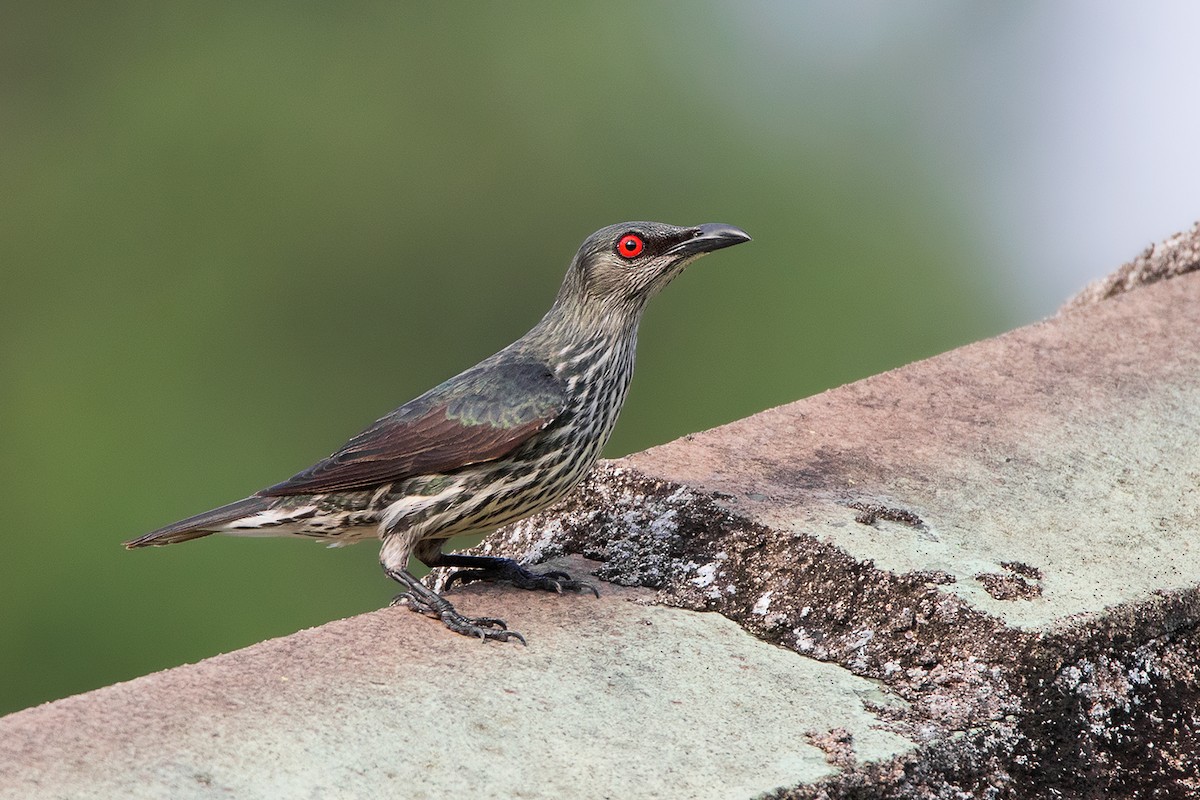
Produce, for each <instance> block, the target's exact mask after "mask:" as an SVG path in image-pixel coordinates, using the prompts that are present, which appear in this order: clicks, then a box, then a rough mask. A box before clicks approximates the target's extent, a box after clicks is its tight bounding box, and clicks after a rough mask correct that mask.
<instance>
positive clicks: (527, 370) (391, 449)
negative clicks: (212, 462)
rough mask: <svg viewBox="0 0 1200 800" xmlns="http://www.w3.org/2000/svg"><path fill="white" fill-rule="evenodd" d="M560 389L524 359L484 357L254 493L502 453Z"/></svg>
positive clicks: (373, 478)
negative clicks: (337, 447) (314, 461)
mask: <svg viewBox="0 0 1200 800" xmlns="http://www.w3.org/2000/svg"><path fill="white" fill-rule="evenodd" d="M565 405H566V390H565V388H564V387H563V385H562V383H561V382H560V381H559V380H558V379H557V378H556V377H555V376H554V373H553V372H551V371H550V369H549V368H548V367H547V366H546V365H544V364H540V363H536V362H529V361H494V360H492V359H489V360H488V361H485V362H483V363H482V364H479V365H478V366H476V367H472V368H471V369H469V370H467V371H466V372H464V373H462V374H461V375H459V376H457V377H455V378H451V379H450V380H448V381H446V382H445V383H443V384H441V385H440V386H436V387H434V388H433V389H431V390H429V391H428V392H426V393H425V394H423V395H421V396H420V397H418V398H416V399H415V400H412V401H410V402H408V403H406V404H405V405H403V406H401V407H400V408H398V409H396V410H395V411H393V412H392V413H390V414H388V415H387V416H386V417H384V418H382V419H380V420H379V421H377V422H376V423H375V424H374V425H372V426H371V427H369V428H367V429H366V430H365V431H363V432H362V433H360V434H358V435H357V436H355V437H354V438H353V439H351V440H350V441H349V442H347V443H346V444H345V445H344V446H343V447H342V448H341V449H340V450H338V451H337V452H336V453H334V454H333V455H331V456H330V457H329V458H327V459H325V460H324V461H321V462H320V463H318V464H314V465H313V466H311V467H309V468H308V469H306V470H304V471H303V472H300V473H298V474H296V475H293V476H292V477H291V478H289V479H287V480H286V481H284V482H283V483H277V484H275V485H274V486H271V487H268V488H266V489H263V490H262V491H261V492H259V493H258V494H259V496H264V497H277V496H281V495H290V494H317V493H320V492H330V491H341V490H353V489H366V488H370V487H372V486H378V485H380V484H384V483H391V482H393V481H399V480H404V479H405V478H410V477H412V476H414V475H423V474H429V473H437V472H449V471H450V470H455V469H458V468H460V467H465V466H467V465H469V464H479V463H481V462H484V461H493V460H495V459H498V458H501V457H503V456H505V455H507V454H509V453H511V452H512V451H514V450H516V449H517V448H518V447H520V446H521V445H522V444H523V443H524V442H525V441H526V440H528V439H529V437H531V436H533V435H534V434H535V433H537V432H538V431H540V430H542V429H543V428H545V427H546V426H547V425H549V424H550V423H551V422H553V421H554V420H555V419H556V418H557V417H558V416H559V414H561V413H562V411H563V409H564V407H565Z"/></svg>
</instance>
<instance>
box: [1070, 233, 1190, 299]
mask: <svg viewBox="0 0 1200 800" xmlns="http://www.w3.org/2000/svg"><path fill="white" fill-rule="evenodd" d="M1196 270H1200V222H1197V223H1196V224H1195V225H1193V226H1192V229H1191V230H1189V231H1184V232H1183V233H1177V234H1175V235H1174V236H1172V237H1171V238H1170V239H1167V240H1166V241H1165V242H1162V243H1160V244H1152V245H1150V246H1149V247H1147V248H1146V249H1145V250H1143V251H1142V252H1141V254H1139V255H1138V257H1137V258H1135V259H1134V260H1133V261H1129V262H1127V263H1125V264H1122V265H1121V266H1120V267H1118V268H1117V269H1116V270H1114V271H1113V273H1112V274H1111V275H1107V276H1105V277H1104V278H1101V279H1100V280H1098V281H1096V282H1095V283H1092V284H1089V285H1088V286H1086V287H1085V288H1084V289H1083V291H1082V292H1080V293H1079V294H1077V295H1075V296H1074V297H1072V298H1071V299H1070V300H1069V301H1068V302H1067V303H1066V304H1065V305H1064V306H1063V308H1062V310H1063V311H1068V310H1070V309H1073V308H1079V307H1080V306H1086V305H1090V304H1091V303H1097V302H1099V301H1101V300H1107V299H1108V298H1110V297H1116V296H1117V295H1119V294H1124V293H1125V292H1128V291H1130V290H1132V289H1136V288H1138V287H1139V286H1145V285H1147V284H1150V283H1155V282H1157V281H1162V280H1167V279H1168V278H1175V277H1178V276H1180V275H1184V274H1186V273H1188V272H1194V271H1196Z"/></svg>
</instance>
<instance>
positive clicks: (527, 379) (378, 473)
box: [125, 222, 750, 643]
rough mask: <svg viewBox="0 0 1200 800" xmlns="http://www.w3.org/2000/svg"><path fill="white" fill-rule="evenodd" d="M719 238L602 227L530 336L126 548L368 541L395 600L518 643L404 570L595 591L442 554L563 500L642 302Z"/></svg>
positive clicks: (703, 229) (630, 344) (589, 448)
mask: <svg viewBox="0 0 1200 800" xmlns="http://www.w3.org/2000/svg"><path fill="white" fill-rule="evenodd" d="M749 240H750V237H749V236H747V235H746V233H745V232H744V231H742V230H740V229H738V228H734V227H731V226H729V225H720V224H708V225H698V226H696V227H693V228H679V227H676V226H674V225H665V224H663V223H660V222H626V223H623V224H620V225H610V226H609V227H607V228H602V229H601V230H599V231H597V232H596V233H594V234H592V235H591V236H589V237H588V238H587V239H586V240H585V241H584V243H583V245H582V246H581V247H580V248H579V252H578V253H576V255H575V258H574V260H573V261H572V262H571V266H570V268H569V269H568V270H567V277H566V279H565V280H564V281H563V284H562V288H561V289H559V291H558V296H557V297H556V298H555V300H554V305H553V306H551V308H550V311H549V312H548V313H547V314H546V316H545V317H543V318H542V320H541V322H539V323H538V324H537V325H535V326H534V327H533V329H532V330H531V331H529V333H527V334H525V335H524V336H522V337H521V338H520V339H518V340H517V341H515V342H513V343H512V344H511V345H509V346H508V347H506V348H504V349H503V350H501V351H500V352H498V353H496V354H495V355H493V356H491V357H490V358H487V359H484V360H483V361H481V362H480V363H479V364H476V365H475V366H474V367H471V368H470V369H468V370H467V371H465V372H463V373H461V374H459V375H456V376H455V377H453V378H451V379H450V380H448V381H446V382H445V383H442V384H441V385H439V386H435V387H434V388H433V389H430V390H429V391H428V392H426V393H425V394H423V395H421V396H420V397H418V398H416V399H415V400H412V401H410V402H408V403H405V404H404V405H402V406H400V408H398V409H396V410H395V411H393V412H392V413H390V414H388V415H387V416H385V417H383V418H382V419H380V420H378V421H376V422H375V423H374V424H373V425H371V426H370V427H369V428H367V429H366V430H364V431H363V432H362V433H360V434H358V435H357V436H355V437H354V438H353V439H351V440H350V441H349V442H347V443H346V444H345V445H344V446H343V447H342V448H341V449H340V450H338V451H337V452H336V453H334V454H333V455H331V456H329V458H326V459H325V460H324V461H321V462H319V463H317V464H315V465H313V466H312V467H309V468H308V469H306V470H304V471H303V472H301V473H299V474H297V475H295V476H293V477H291V478H289V479H288V480H286V481H284V482H283V483H277V484H275V485H274V486H271V487H269V488H266V489H263V490H262V491H260V492H258V493H257V494H254V495H252V496H251V497H248V498H246V499H245V500H239V501H237V502H236V503H230V504H229V505H226V506H222V507H221V508H217V509H214V510H212V511H208V512H205V513H203V514H198V515H196V516H194V517H189V518H188V519H185V520H182V521H180V522H176V523H175V524H173V525H168V526H167V527H165V528H160V529H159V530H156V531H154V532H152V533H147V534H146V535H145V536H142V537H140V538H137V539H134V540H133V541H130V542H127V543H126V545H125V546H126V547H129V548H134V547H146V546H149V545H164V544H174V543H175V542H184V541H187V540H189V539H197V538H200V537H201V536H207V535H209V534H211V533H227V534H233V535H247V536H263V535H280V536H305V537H310V538H314V539H321V540H325V541H328V542H330V543H336V544H343V543H349V542H355V541H361V540H363V539H373V538H376V537H379V538H380V539H382V540H383V547H382V550H381V553H380V562H381V563H382V564H383V569H384V571H385V572H386V573H387V574H388V576H389V577H391V578H392V579H393V580H395V581H397V582H399V583H400V584H402V585H403V586H404V587H405V589H406V590H407V591H406V593H405V594H403V595H401V596H400V597H399V598H397V599H398V600H403V601H404V602H406V603H407V604H408V605H409V607H410V608H412V609H413V610H415V611H419V612H421V613H424V614H428V615H430V616H434V617H437V618H439V619H441V620H442V622H443V623H445V625H446V627H448V628H449V629H450V630H452V631H455V632H457V633H462V634H466V635H469V636H478V637H481V638H483V639H500V640H503V641H507V640H509V639H517V640H519V641H521V642H522V643H523V642H524V641H525V640H524V638H523V637H522V636H521V635H520V634H519V633H517V632H515V631H510V630H508V628H507V626H506V625H505V623H504V622H503V620H499V619H493V618H490V617H466V616H463V615H462V614H459V613H458V612H457V611H455V610H454V607H453V606H452V605H451V604H450V602H449V601H448V600H446V598H444V597H442V596H441V595H440V594H438V593H436V592H434V591H433V590H432V589H430V588H428V587H427V586H425V585H424V584H423V583H421V582H420V581H419V580H417V578H415V577H414V576H413V575H412V574H411V573H410V572H409V571H408V559H409V556H410V555H415V556H416V557H417V558H418V559H419V560H420V561H421V562H423V563H424V564H426V565H428V566H430V567H439V566H450V567H461V568H464V571H462V572H459V573H456V574H455V575H452V576H451V577H450V579H449V580H448V582H447V585H448V584H449V583H450V582H453V581H454V580H455V579H460V580H502V581H511V582H512V583H514V584H515V585H517V586H519V587H521V588H525V589H547V590H551V591H562V590H564V589H568V590H573V591H580V590H589V591H593V592H595V589H594V588H593V587H591V586H590V585H588V584H586V583H582V582H580V581H575V580H572V579H571V578H570V576H568V575H566V574H565V573H561V572H550V573H544V574H536V573H533V572H530V571H529V570H527V569H526V568H524V567H522V566H521V565H519V564H517V563H516V562H515V561H512V560H511V559H506V558H492V557H486V556H468V555H456V554H446V553H443V552H442V547H443V546H444V545H445V543H446V540H448V539H449V538H450V537H452V536H460V535H464V534H482V533H487V532H489V531H491V530H493V529H495V528H497V527H499V526H501V525H504V524H506V523H509V522H513V521H515V520H518V519H521V518H522V517H525V516H528V515H529V514H532V513H534V512H536V511H540V510H542V509H544V508H546V507H547V506H549V505H551V504H552V503H554V502H556V501H557V500H560V499H561V498H562V497H563V496H564V495H566V494H567V493H568V492H570V491H571V490H572V489H573V488H574V487H575V486H576V485H577V484H578V483H579V482H580V480H582V478H583V476H584V475H585V474H586V473H587V472H588V470H589V469H590V468H591V467H592V465H593V464H594V463H595V462H596V459H597V458H598V457H599V456H600V451H601V450H602V449H603V448H604V445H605V443H606V442H608V438H609V434H611V433H612V429H613V425H614V423H615V422H616V421H617V414H618V412H619V411H620V410H621V405H622V404H623V403H624V401H625V393H626V391H627V390H628V388H629V381H630V378H632V377H633V360H634V348H635V345H636V344H637V329H638V323H639V322H640V321H641V319H642V312H643V311H644V310H645V308H646V302H647V301H648V300H649V299H650V298H651V297H653V296H654V295H655V294H657V293H658V292H659V291H661V290H662V289H663V287H665V286H666V285H667V284H668V283H670V282H671V280H672V279H674V278H675V277H676V276H677V275H679V274H680V273H681V272H683V270H684V268H685V267H686V266H687V265H688V264H689V263H690V262H692V261H694V260H695V259H696V258H698V257H699V256H702V255H704V254H705V253H709V252H712V251H713V250H719V249H721V248H723V247H729V246H731V245H735V244H740V243H741V242H747V241H749Z"/></svg>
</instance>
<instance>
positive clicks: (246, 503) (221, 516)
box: [125, 495, 272, 550]
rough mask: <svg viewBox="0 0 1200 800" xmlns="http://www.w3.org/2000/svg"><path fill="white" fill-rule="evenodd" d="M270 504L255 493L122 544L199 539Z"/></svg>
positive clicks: (138, 545)
mask: <svg viewBox="0 0 1200 800" xmlns="http://www.w3.org/2000/svg"><path fill="white" fill-rule="evenodd" d="M271 503H272V498H268V497H258V496H257V495H256V496H254V497H247V498H246V499H245V500H238V501H237V502H236V503H230V504H229V505H227V506H221V507H220V508H214V509H213V510H212V511H205V512H204V513H203V514H197V515H196V516H194V517H188V518H187V519H181V520H180V521H179V522H176V523H173V524H171V525H168V526H167V527H165V528H159V529H158V530H156V531H151V532H150V533H147V534H146V535H144V536H139V537H138V538H136V539H133V540H131V541H128V542H126V543H125V547H126V549H129V550H132V549H133V548H135V547H154V546H158V545H164V544H175V543H176V542H186V541H189V540H191V539H199V538H200V537H202V536H208V535H209V534H211V533H218V532H220V531H221V530H223V529H224V527H225V525H226V524H227V523H230V522H233V521H234V520H237V519H241V518H242V517H247V516H251V515H253V514H258V513H260V512H262V511H266V510H267V509H268V508H270V507H271Z"/></svg>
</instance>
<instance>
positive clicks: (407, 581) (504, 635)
mask: <svg viewBox="0 0 1200 800" xmlns="http://www.w3.org/2000/svg"><path fill="white" fill-rule="evenodd" d="M383 571H384V572H385V573H387V576H388V577H389V578H391V579H392V580H394V581H396V582H397V583H399V584H401V585H402V586H404V587H405V588H406V589H408V591H407V592H405V593H404V594H400V595H397V596H396V597H395V598H394V599H393V600H392V603H391V604H392V605H393V606H395V605H400V604H401V603H402V602H403V603H406V604H407V605H408V607H409V608H411V609H412V610H413V611H416V612H417V613H420V614H425V615H427V616H430V617H436V618H437V619H440V620H441V621H442V624H443V625H445V626H446V627H447V628H449V629H450V630H452V631H454V632H455V633H461V634H463V635H464V636H478V637H479V638H480V639H485V640H486V639H499V640H500V641H502V642H507V641H508V640H509V639H516V640H517V641H518V642H520V643H521V644H525V637H524V636H522V635H521V634H519V633H517V632H516V631H510V630H508V626H507V625H505V624H504V620H502V619H496V618H495V617H467V616H463V615H462V614H460V613H458V612H457V611H456V610H455V609H454V606H453V605H451V604H450V601H449V600H447V599H446V598H444V597H442V596H441V595H439V594H438V593H437V592H435V591H433V590H432V589H430V588H429V587H428V586H426V585H425V584H423V583H421V582H420V581H419V580H417V579H416V578H415V577H413V576H412V575H410V574H408V571H407V570H403V569H397V568H395V567H389V566H387V565H386V564H384V565H383Z"/></svg>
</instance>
